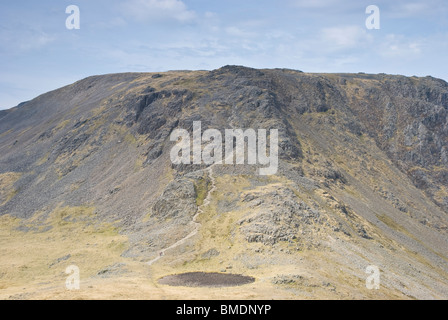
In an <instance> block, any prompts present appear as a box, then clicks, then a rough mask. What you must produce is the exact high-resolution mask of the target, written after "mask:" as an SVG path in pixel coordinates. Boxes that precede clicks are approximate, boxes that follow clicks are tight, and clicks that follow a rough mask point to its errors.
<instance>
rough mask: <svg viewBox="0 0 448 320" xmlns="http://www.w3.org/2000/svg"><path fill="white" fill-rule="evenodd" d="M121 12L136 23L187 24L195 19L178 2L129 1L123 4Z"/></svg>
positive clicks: (184, 6) (194, 16)
mask: <svg viewBox="0 0 448 320" xmlns="http://www.w3.org/2000/svg"><path fill="white" fill-rule="evenodd" d="M123 10H124V13H125V14H127V15H129V16H131V17H132V18H134V19H136V20H138V21H161V20H175V21H178V22H189V21H192V20H194V19H195V18H196V13H195V12H194V11H192V10H188V8H187V6H186V4H185V3H184V2H182V1H180V0H131V1H127V2H126V3H125V4H123Z"/></svg>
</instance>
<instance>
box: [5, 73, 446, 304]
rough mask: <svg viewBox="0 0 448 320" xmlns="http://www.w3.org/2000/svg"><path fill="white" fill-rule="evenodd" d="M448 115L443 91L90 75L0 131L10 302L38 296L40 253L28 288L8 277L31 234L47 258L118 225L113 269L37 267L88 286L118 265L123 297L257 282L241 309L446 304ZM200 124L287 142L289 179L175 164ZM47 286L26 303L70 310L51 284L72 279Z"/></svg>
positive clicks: (339, 78) (365, 82)
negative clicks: (263, 132)
mask: <svg viewBox="0 0 448 320" xmlns="http://www.w3.org/2000/svg"><path fill="white" fill-rule="evenodd" d="M447 113H448V84H447V83H446V82H444V81H442V80H439V79H434V78H431V77H426V78H417V77H411V78H408V77H403V76H391V75H384V74H380V75H367V74H308V73H302V72H299V71H293V70H285V69H273V70H255V69H250V68H245V67H238V66H226V67H223V68H221V69H218V70H214V71H210V72H208V71H194V72H189V71H173V72H166V73H161V74H155V73H139V74H137V73H134V74H131V73H129V74H111V75H105V76H95V77H90V78H87V79H84V80H81V81H79V82H77V83H74V84H72V85H70V86H67V87H64V88H61V89H58V90H55V91H52V92H49V93H46V94H44V95H42V96H39V97H37V98H36V99H34V100H32V101H29V102H27V103H25V104H23V105H21V106H20V107H17V108H13V109H11V110H9V111H8V112H2V113H1V114H0V151H1V152H0V163H1V166H0V215H2V219H3V220H2V221H4V223H3V228H4V229H5V230H4V232H3V233H2V234H4V236H2V238H0V239H1V241H2V246H3V247H4V248H5V249H4V250H3V251H2V252H1V254H2V255H3V257H2V260H3V261H5V262H3V264H4V268H5V270H9V271H6V272H3V273H2V274H1V275H0V288H2V290H3V291H4V294H3V297H6V298H8V297H12V298H14V297H23V296H21V295H20V294H22V291H23V290H24V289H23V286H21V285H20V281H19V279H20V278H21V277H25V276H24V274H27V275H28V276H29V277H31V278H33V279H34V276H35V274H34V273H35V272H36V270H35V269H33V268H31V267H29V266H28V264H30V265H34V264H33V262H35V261H36V259H37V257H33V256H32V254H31V253H30V254H31V256H30V259H29V261H28V262H26V263H25V262H23V263H24V265H27V266H28V267H27V268H25V269H26V270H28V271H23V272H19V273H14V272H15V271H11V270H12V269H13V267H12V265H11V263H9V264H8V262H6V261H7V259H8V257H9V256H8V255H13V254H14V250H13V249H7V248H8V247H7V244H8V243H14V239H15V240H16V241H17V242H18V243H19V242H20V241H19V238H20V237H23V238H24V239H25V238H26V239H28V237H29V239H30V241H31V242H30V243H28V244H27V246H30V247H31V248H32V246H33V244H32V242H33V241H32V239H33V235H35V237H36V239H37V238H39V239H41V237H40V236H41V235H45V234H47V235H48V236H47V239H46V240H44V238H43V237H42V239H41V242H37V240H36V244H35V245H38V246H41V247H47V246H48V247H51V246H53V245H54V243H55V242H57V241H59V240H58V239H59V238H58V237H59V236H61V237H63V239H64V241H65V240H67V241H68V240H69V239H70V233H69V234H64V235H60V234H59V233H57V234H56V235H55V232H56V231H57V230H59V229H58V228H60V227H61V225H63V226H64V227H66V224H68V225H69V226H72V224H73V228H72V229H70V230H71V233H73V232H75V233H79V234H80V235H83V234H84V232H85V230H87V229H85V228H88V227H86V226H96V229H95V230H97V231H98V230H104V228H106V227H105V226H107V228H106V229H107V230H109V229H108V228H109V227H108V226H109V225H111V226H113V228H114V230H115V231H114V232H116V234H115V233H114V236H113V237H120V239H122V238H121V237H124V238H125V240H124V242H123V246H120V247H119V248H117V247H116V246H115V245H113V246H112V248H113V249H111V252H116V258H114V259H115V260H116V261H115V260H114V259H113V258H111V257H108V258H107V259H106V258H104V263H102V261H101V260H99V259H98V260H97V261H96V264H92V262H91V261H90V260H89V259H88V258H87V257H90V255H89V254H91V255H94V253H93V251H90V249H89V248H90V247H87V242H86V243H85V244H83V243H84V242H83V241H80V240H79V239H77V240H74V241H79V246H76V247H71V248H70V251H71V252H66V251H65V249H63V248H60V250H57V252H60V255H61V257H69V258H67V259H62V260H57V259H56V258H57V257H53V256H52V255H51V254H50V253H49V254H48V257H47V258H44V259H41V258H39V259H38V260H39V261H40V262H39V263H40V264H41V266H48V265H51V266H52V268H54V267H53V266H54V263H55V262H54V261H57V262H58V263H66V264H69V263H76V264H78V265H80V267H83V266H84V265H86V266H85V268H86V269H88V270H89V271H88V272H86V273H85V274H86V276H85V277H86V278H85V281H100V280H101V281H103V280H102V279H103V278H101V279H100V280H98V273H100V274H104V273H101V272H102V271H104V270H116V268H115V267H111V268H109V267H108V265H104V264H105V263H106V261H107V263H109V264H110V263H112V262H116V264H112V266H120V268H119V269H120V270H119V272H118V271H117V272H112V275H111V277H112V279H114V280H115V281H116V283H121V284H123V283H126V281H124V280H123V279H124V278H123V277H124V276H123V274H124V275H126V276H127V277H131V276H132V277H136V278H137V279H140V278H142V279H146V278H149V279H152V280H154V281H156V279H158V278H160V277H162V276H166V275H169V274H172V273H179V272H196V271H210V272H224V271H226V272H230V271H231V272H236V273H242V274H246V275H249V276H253V277H255V278H256V279H257V281H256V282H255V284H251V285H250V290H249V289H247V295H246V293H245V292H246V291H245V290H246V289H244V288H243V287H238V288H235V289H226V290H229V291H220V292H221V293H216V295H215V296H213V297H214V298H223V297H224V298H225V297H227V296H228V297H234V295H233V294H234V293H235V292H238V293H241V295H242V296H240V297H242V298H254V297H255V298H260V297H261V298H269V297H273V298H336V299H339V298H419V299H432V298H436V299H437V298H445V299H446V298H447V297H448V274H447V271H448V260H447V257H448V246H447V240H448V237H447V232H448V229H447V228H448V227H447V214H448V189H447V186H448V166H447V164H448V116H447ZM193 121H201V123H202V130H203V131H204V130H206V129H208V128H213V129H218V130H221V131H223V130H225V129H231V128H242V129H246V128H253V129H278V130H279V157H280V164H279V170H278V172H277V174H276V175H274V176H260V175H258V174H257V171H256V170H255V169H256V168H254V166H248V165H215V166H214V167H213V170H205V169H206V165H173V164H172V163H171V161H170V157H169V155H170V149H171V147H172V146H173V145H174V143H173V142H171V141H170V134H171V132H172V131H173V130H174V129H175V128H184V129H187V130H189V131H190V132H191V130H192V125H193ZM205 199H207V201H204V200H205ZM198 210H200V211H198ZM86 212H88V214H87V213H86ZM198 212H199V213H200V214H199V215H198V216H197V217H196V218H195V215H197V213H198ZM8 219H13V222H11V221H10V220H8ZM79 224H81V225H82V227H81V226H79ZM78 227H79V228H80V229H77V228H78ZM195 228H197V232H194V231H195V230H196V229H195ZM11 230H12V231H11ZM89 230H90V229H89ZM8 232H9V236H8ZM89 232H90V231H89ZM95 232H96V231H95ZM95 232H94V233H93V234H94V235H93V236H92V234H91V233H87V234H86V235H87V236H88V239H90V240H89V243H90V242H91V241H94V240H92V239H91V236H92V237H93V238H95V239H97V240H95V241H98V243H97V245H98V248H99V247H101V245H102V244H103V242H102V239H103V236H104V234H105V233H104V231H101V232H99V231H98V232H96V233H95ZM192 232H194V235H193V236H191V237H190V238H188V239H187V240H186V241H182V239H184V238H185V237H188V236H189V235H191V234H192ZM107 234H108V236H112V235H110V234H109V233H107ZM25 235H26V236H25ZM14 237H17V238H14ZM107 239H109V238H107ZM114 239H115V240H114V241H116V238H114ZM117 239H118V238H117ZM86 241H87V240H86ZM117 241H118V240H117ZM120 241H121V240H120ZM115 243H116V242H115ZM176 243H179V245H175V246H173V244H176ZM90 244H91V243H90ZM107 248H108V247H107V246H106V249H105V250H108V249H107ZM166 248H170V249H169V250H166V251H165V252H164V255H163V257H161V258H159V259H157V261H156V262H155V263H153V264H151V265H150V266H149V265H147V263H148V262H149V261H152V260H154V258H156V257H157V256H158V255H159V252H160V251H162V250H165V249H166ZM67 250H68V249H67ZM32 251H33V250H30V252H32ZM50 257H52V258H51V259H53V260H51V259H50ZM59 258H60V257H59ZM59 258H58V259H59ZM54 259H56V260H54ZM50 260H51V261H50ZM61 261H62V262H61ZM87 261H89V262H88V263H87ZM117 263H118V264H117ZM87 264H88V265H89V267H87ZM369 265H376V266H378V267H379V268H380V270H381V288H380V290H367V289H366V286H365V279H366V277H367V275H366V273H365V269H366V267H367V266H369ZM94 266H95V267H94ZM122 266H127V267H128V270H127V271H126V270H125V271H123V270H121V269H123V268H122ZM48 268H49V269H51V268H50V267H48ZM95 268H96V269H95ZM104 268H106V269H104ZM124 269H126V268H124ZM39 270H40V269H39ZM59 271H60V270H59ZM148 272H149V275H148ZM42 277H43V278H42V279H40V278H39V277H37V278H38V279H35V284H34V285H32V286H30V287H29V288H28V289H27V286H25V291H26V292H28V294H29V296H30V297H41V296H44V297H48V296H50V297H51V296H58V294H59V293H58V292H57V290H56V289H54V290H56V291H54V290H53V289H51V290H50V289H48V288H46V289H45V290H47V291H45V292H46V293H45V294H47V296H45V294H44V293H43V292H44V291H43V289H42V288H43V287H45V286H42V285H39V283H43V282H42V281H46V282H45V283H53V282H54V281H56V280H54V279H59V280H60V277H61V276H60V274H59V275H56V276H55V275H54V274H52V273H49V274H48V275H47V276H42ZM58 277H59V278H58ZM133 279H134V278H133ZM59 280H58V281H59ZM39 281H40V282H39ZM95 283H96V282H95ZM156 287H157V285H156ZM123 288H124V287H123ZM157 288H158V287H157ZM153 289H154V288H153ZM139 290H140V291H139ZM139 290H137V289H136V290H135V292H136V294H137V296H136V297H137V298H141V294H142V292H145V294H148V296H147V297H148V298H151V297H160V296H151V294H149V293H148V292H147V291H145V290H149V289H148V288H145V289H143V288H139ZM163 290H168V291H164V293H163V294H162V296H163V297H167V298H176V297H181V298H182V295H181V294H179V292H174V291H169V289H163ZM223 290H224V289H223ZM232 290H234V291H232ZM123 291H125V289H123ZM206 292H209V291H207V290H205V289H204V291H195V292H193V293H190V294H191V295H192V296H191V297H192V298H194V297H202V294H203V295H204V296H205V297H208V296H207V293H206ZM249 292H252V293H249ZM71 294H74V293H71ZM82 294H83V295H84V296H83V297H96V296H95V295H94V294H92V293H86V292H82ZM103 295H104V296H106V297H110V296H108V294H107V292H103ZM100 296H101V297H103V296H102V295H100ZM26 297H28V296H26ZM70 297H71V296H70ZM126 297H128V296H126ZM129 297H134V296H133V294H129Z"/></svg>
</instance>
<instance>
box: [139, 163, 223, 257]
mask: <svg viewBox="0 0 448 320" xmlns="http://www.w3.org/2000/svg"><path fill="white" fill-rule="evenodd" d="M215 165H216V164H213V165H211V166H210V167H208V168H207V169H205V170H206V171H207V172H208V176H209V178H210V181H211V184H212V187H211V188H210V189H209V190H208V192H207V196H206V197H205V199H204V201H203V202H202V204H201V205H200V206H199V207H198V210H197V212H196V214H195V215H194V217H193V220H192V221H191V222H190V223H191V224H193V226H194V229H193V231H192V232H191V233H190V234H188V235H187V236H186V237H184V238H182V239H180V240H179V241H177V242H176V243H174V244H172V245H171V246H169V247H167V248H165V249H162V250H160V251H159V255H158V256H157V257H156V258H154V259H152V260H150V261H149V262H148V263H147V264H148V265H152V264H153V263H155V262H156V261H158V260H159V259H160V258H162V257H163V256H164V255H165V252H166V251H168V250H171V249H174V248H176V247H178V246H180V245H182V244H184V243H185V242H186V241H187V240H188V239H190V238H191V237H193V236H195V235H196V234H197V233H198V231H199V228H200V226H201V224H200V223H199V222H196V220H197V218H198V217H199V215H200V214H201V213H203V212H204V210H203V208H205V207H207V206H208V205H209V204H210V197H211V194H212V193H213V192H214V191H215V189H216V183H215V177H214V176H213V167H214V166H215Z"/></svg>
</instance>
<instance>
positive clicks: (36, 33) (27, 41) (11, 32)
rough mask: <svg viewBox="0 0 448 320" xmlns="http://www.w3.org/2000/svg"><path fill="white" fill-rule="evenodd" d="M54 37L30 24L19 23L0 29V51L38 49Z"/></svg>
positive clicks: (12, 51)
mask: <svg viewBox="0 0 448 320" xmlns="http://www.w3.org/2000/svg"><path fill="white" fill-rule="evenodd" d="M55 39H56V38H55V37H54V36H52V35H50V34H48V33H46V32H43V31H40V30H37V29H34V28H32V27H30V26H26V25H19V26H15V27H14V28H12V27H9V28H1V29H0V51H3V50H5V51H8V52H11V53H14V52H26V51H31V50H34V49H40V48H42V47H45V46H46V45H48V44H50V43H52V42H53V41H54V40H55Z"/></svg>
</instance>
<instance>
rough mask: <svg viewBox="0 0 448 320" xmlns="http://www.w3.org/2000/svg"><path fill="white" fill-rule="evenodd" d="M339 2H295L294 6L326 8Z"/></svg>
mask: <svg viewBox="0 0 448 320" xmlns="http://www.w3.org/2000/svg"><path fill="white" fill-rule="evenodd" d="M337 2H338V0H312V1H310V0H293V1H292V4H293V6H296V7H299V8H325V7H329V6H332V5H333V4H335V3H337Z"/></svg>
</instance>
